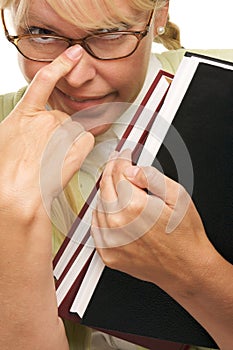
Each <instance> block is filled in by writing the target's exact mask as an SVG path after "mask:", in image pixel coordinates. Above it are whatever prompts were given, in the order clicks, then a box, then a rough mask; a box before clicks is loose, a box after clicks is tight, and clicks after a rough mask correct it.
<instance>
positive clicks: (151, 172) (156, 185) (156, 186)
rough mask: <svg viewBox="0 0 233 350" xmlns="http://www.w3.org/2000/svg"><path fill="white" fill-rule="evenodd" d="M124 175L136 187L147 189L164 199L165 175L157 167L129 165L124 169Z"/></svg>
mask: <svg viewBox="0 0 233 350" xmlns="http://www.w3.org/2000/svg"><path fill="white" fill-rule="evenodd" d="M124 176H125V177H126V178H127V179H128V180H129V181H130V182H131V183H133V184H134V185H136V186H137V187H140V188H142V189H147V190H148V191H149V192H151V193H152V194H154V195H156V196H157V197H160V198H161V199H162V200H163V201H165V199H166V176H165V175H164V174H162V173H161V172H160V171H159V170H158V169H156V168H154V167H151V166H147V167H138V166H130V167H128V168H126V169H125V171H124Z"/></svg>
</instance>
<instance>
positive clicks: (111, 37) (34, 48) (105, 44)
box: [1, 9, 154, 62]
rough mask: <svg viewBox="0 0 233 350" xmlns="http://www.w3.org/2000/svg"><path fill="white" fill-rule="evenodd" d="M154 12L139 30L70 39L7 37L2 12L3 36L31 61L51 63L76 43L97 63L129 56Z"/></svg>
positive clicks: (45, 36) (142, 36) (36, 35)
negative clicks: (96, 60)
mask: <svg viewBox="0 0 233 350" xmlns="http://www.w3.org/2000/svg"><path fill="white" fill-rule="evenodd" d="M153 13H154V10H152V11H151V13H150V16H149V20H148V22H147V24H146V26H145V28H144V29H143V30H141V31H111V32H107V33H96V34H95V33H93V34H91V35H88V36H86V37H84V38H80V39H70V38H67V37H64V36H58V35H47V34H45V35H41V34H24V35H10V34H9V32H8V30H7V28H6V22H5V18H4V10H3V9H2V10H1V18H2V23H3V27H4V31H5V36H6V38H7V39H8V40H9V42H11V43H12V44H13V45H14V46H15V47H16V48H17V50H18V51H19V52H20V53H21V54H22V55H23V56H24V57H25V58H27V59H29V60H32V61H41V62H51V61H53V60H54V59H55V58H56V57H57V56H59V55H60V54H61V53H62V52H63V51H65V50H66V49H67V48H68V47H70V46H72V45H75V44H79V45H81V46H82V47H83V48H84V49H85V50H86V52H88V53H89V54H90V55H91V56H92V57H95V58H97V59H99V60H116V59H120V58H125V57H128V56H130V55H132V54H133V53H134V52H135V51H136V49H137V48H138V46H139V44H140V42H141V40H142V39H143V38H144V37H145V36H146V35H147V34H148V33H149V30H150V25H151V20H152V17H153Z"/></svg>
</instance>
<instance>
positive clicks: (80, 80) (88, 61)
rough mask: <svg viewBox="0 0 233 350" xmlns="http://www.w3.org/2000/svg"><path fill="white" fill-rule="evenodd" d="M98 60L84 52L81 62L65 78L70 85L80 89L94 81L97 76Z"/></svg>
mask: <svg viewBox="0 0 233 350" xmlns="http://www.w3.org/2000/svg"><path fill="white" fill-rule="evenodd" d="M97 64H98V62H97V60H96V59H95V58H94V57H92V56H90V55H89V54H88V53H87V52H84V53H83V55H82V57H81V60H80V61H79V62H78V63H77V64H76V65H75V66H74V68H72V70H71V71H70V72H69V73H68V74H67V75H66V76H65V77H64V78H65V80H66V81H67V82H68V84H69V85H71V86H73V87H80V86H82V85H84V84H85V83H87V82H90V81H91V80H93V79H94V78H95V77H96V75H97Z"/></svg>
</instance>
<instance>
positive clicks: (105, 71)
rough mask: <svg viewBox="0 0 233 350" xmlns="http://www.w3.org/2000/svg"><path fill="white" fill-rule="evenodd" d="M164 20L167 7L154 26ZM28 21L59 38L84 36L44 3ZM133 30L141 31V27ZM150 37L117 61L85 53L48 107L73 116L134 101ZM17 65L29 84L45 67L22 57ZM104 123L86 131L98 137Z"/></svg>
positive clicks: (35, 4)
mask: <svg viewBox="0 0 233 350" xmlns="http://www.w3.org/2000/svg"><path fill="white" fill-rule="evenodd" d="M116 3H117V4H118V6H119V8H121V9H122V10H123V11H124V12H125V13H126V14H128V13H132V9H130V7H129V5H128V2H127V1H116ZM86 5H87V11H88V13H91V14H92V15H93V16H94V18H98V16H99V15H98V14H97V13H96V11H95V9H93V6H92V5H91V4H90V3H89V2H88V1H87V4H86ZM89 7H90V8H89ZM88 9H89V10H88ZM166 17H167V8H164V9H163V10H161V13H160V16H158V18H159V20H158V19H157V21H156V26H158V25H161V23H163V24H164V23H165V21H166ZM29 18H30V20H29V23H28V24H29V25H30V26H41V23H43V27H46V28H48V29H49V28H52V29H53V32H56V33H57V34H59V35H63V36H67V37H71V38H80V37H84V36H85V35H86V33H85V32H84V31H83V30H80V29H79V28H78V27H76V26H74V25H72V24H69V23H67V22H66V21H64V20H63V19H62V18H60V17H59V16H58V15H57V14H56V13H55V12H54V11H53V10H52V8H50V7H49V6H48V5H47V4H46V3H44V2H43V1H42V2H41V1H34V2H33V3H32V5H31V6H30V12H29ZM147 20H148V17H145V24H146V21H147ZM58 23H59V26H58ZM133 29H135V30H141V29H143V27H141V26H140V27H135V28H132V30H133ZM153 36H154V33H153V30H152V31H151V32H150V34H149V35H148V36H147V37H146V38H144V39H143V40H142V41H141V43H140V45H139V48H138V49H137V51H136V52H135V53H134V54H133V55H131V56H129V57H127V58H124V59H120V60H113V61H100V60H97V59H95V58H93V57H91V56H90V55H89V54H88V53H86V52H84V53H83V55H82V58H81V60H80V62H79V64H78V65H75V66H74V68H73V69H72V70H71V71H70V72H69V74H67V75H66V76H64V77H63V78H62V79H60V80H59V82H58V83H57V84H56V87H55V89H54V90H53V92H52V94H51V96H50V97H49V100H48V102H49V104H50V106H51V107H52V108H53V109H58V110H61V111H64V112H65V113H67V114H69V115H72V114H74V113H75V112H78V111H81V110H83V109H86V108H90V107H93V106H95V105H98V104H102V103H111V102H133V101H134V100H135V98H136V97H137V95H138V93H139V91H140V90H141V87H142V85H143V82H144V79H145V74H146V71H147V66H148V60H149V57H150V50H151V44H152V41H153ZM19 62H20V67H21V70H22V72H23V74H24V77H25V78H26V80H27V81H28V82H30V81H31V80H32V79H33V77H34V75H35V74H36V72H37V71H38V70H39V69H40V68H41V67H43V66H44V65H46V64H47V63H43V62H34V61H30V60H28V59H25V58H24V57H23V56H21V55H20V56H19ZM68 96H72V97H73V98H76V99H78V100H80V101H81V102H75V101H72V100H71V99H70V98H69V97H68ZM108 114H109V113H108ZM79 120H80V122H81V123H82V124H83V125H84V126H87V124H86V120H85V119H82V118H81V119H80V118H79ZM101 124H102V125H101ZM106 124H108V123H106V118H105V119H104V116H101V119H97V120H94V119H93V120H92V124H91V125H90V124H88V126H87V128H88V130H91V131H92V133H93V134H94V135H98V134H101V133H103V132H104V131H105V130H106V129H107V128H108V127H109V125H107V126H106Z"/></svg>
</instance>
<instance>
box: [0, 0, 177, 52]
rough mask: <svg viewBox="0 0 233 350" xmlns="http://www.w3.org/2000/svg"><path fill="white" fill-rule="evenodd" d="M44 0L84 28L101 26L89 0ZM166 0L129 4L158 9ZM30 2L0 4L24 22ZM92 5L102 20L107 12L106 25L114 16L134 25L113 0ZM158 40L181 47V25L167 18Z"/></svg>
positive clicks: (140, 0) (134, 0) (15, 0)
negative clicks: (89, 4) (90, 8)
mask: <svg viewBox="0 0 233 350" xmlns="http://www.w3.org/2000/svg"><path fill="white" fill-rule="evenodd" d="M45 1H46V2H47V4H48V5H49V6H50V7H51V8H52V9H53V10H54V11H55V12H56V13H57V14H58V15H59V16H60V17H62V18H63V19H65V20H67V21H69V22H70V23H72V24H77V23H78V26H79V27H80V28H82V29H84V30H88V29H90V28H91V29H92V30H93V29H98V28H100V23H99V22H98V20H97V18H93V16H92V17H91V16H89V11H88V10H87V3H86V0H78V1H75V0H59V1H57V0H45ZM167 1H169V0H131V2H130V6H131V7H132V9H134V10H136V11H150V10H152V9H154V8H155V11H156V10H158V9H159V8H161V7H162V6H164V5H165V4H166V3H167ZM29 5H30V1H29V0H0V7H1V8H6V7H12V8H13V9H14V10H15V21H16V22H18V23H19V22H21V20H22V18H25V20H26V18H27V11H28V8H29ZM91 6H92V8H95V9H96V10H97V13H99V14H100V15H101V17H102V20H101V22H102V23H103V14H105V17H104V24H105V26H106V27H107V26H109V27H112V26H113V25H114V22H113V21H114V20H115V21H116V20H119V21H120V22H127V23H129V24H132V25H133V24H135V23H134V21H133V19H132V18H129V17H127V18H126V17H124V16H122V11H121V9H120V8H119V7H117V6H116V4H115V2H114V1H113V0H91ZM113 18H114V20H113ZM115 23H116V22H115ZM137 23H138V21H137ZM155 42H157V43H161V44H162V45H163V46H164V47H165V48H166V49H168V50H173V49H178V48H180V47H181V43H180V31H179V28H178V26H177V25H175V24H174V23H172V22H171V21H170V20H169V18H168V20H167V23H166V27H165V33H164V34H163V35H160V36H157V37H156V38H155Z"/></svg>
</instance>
